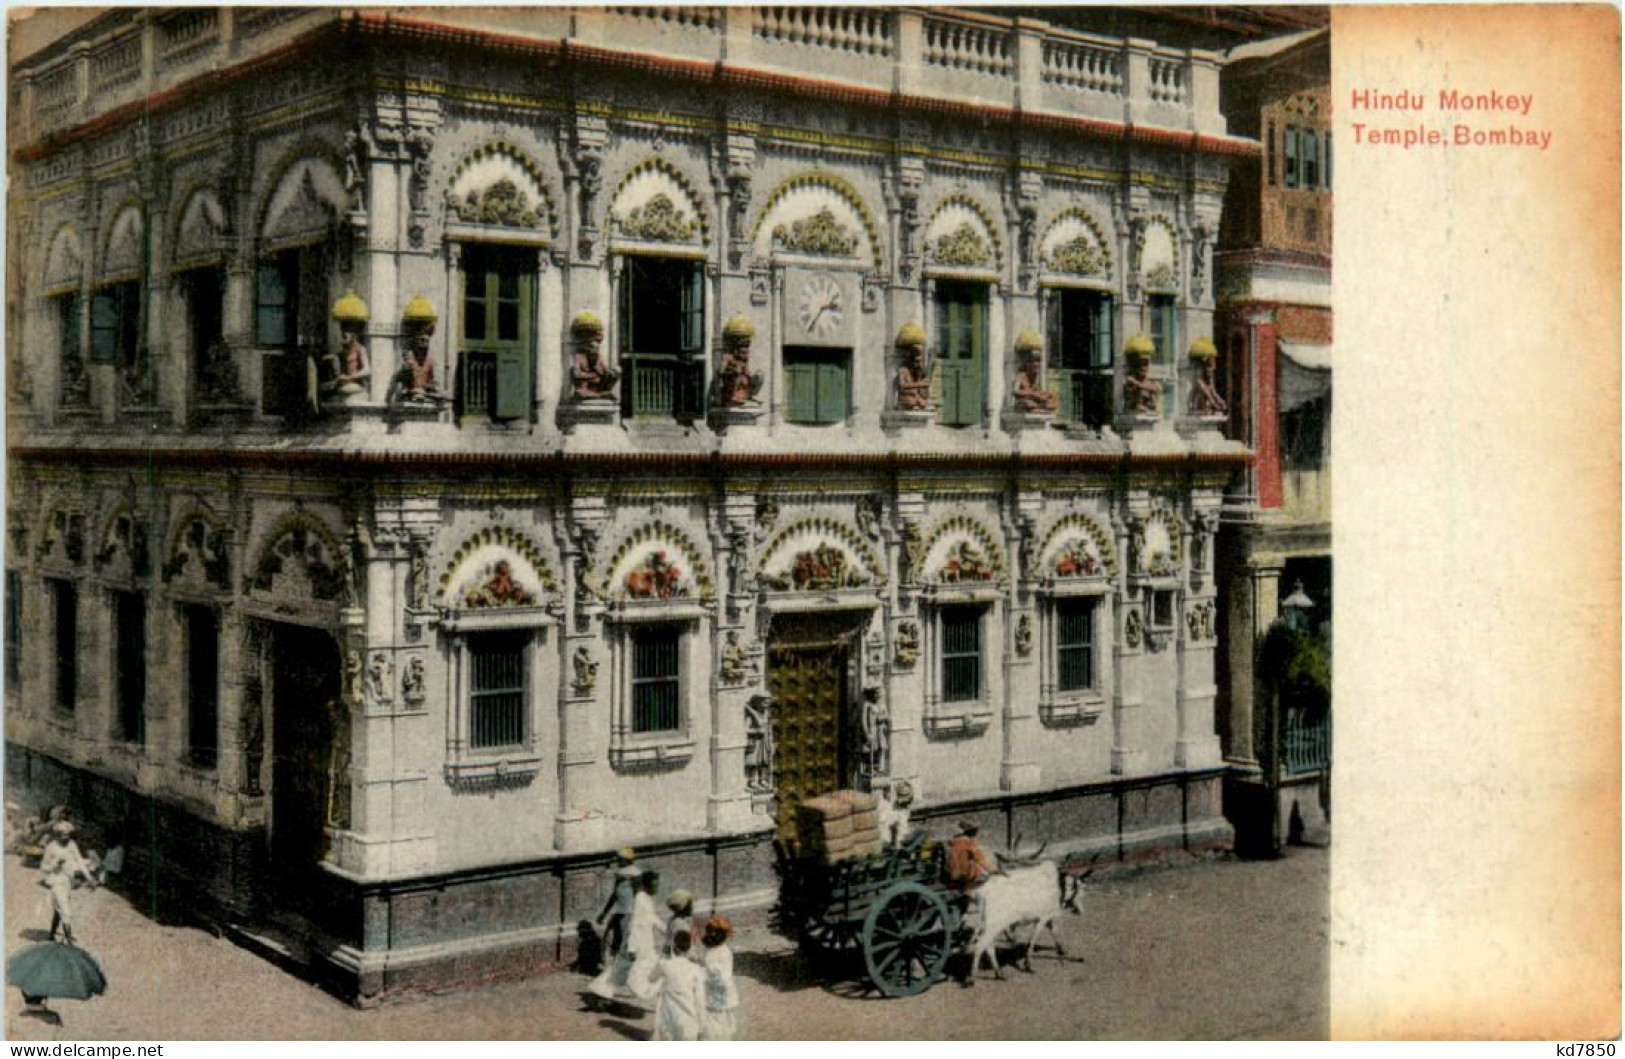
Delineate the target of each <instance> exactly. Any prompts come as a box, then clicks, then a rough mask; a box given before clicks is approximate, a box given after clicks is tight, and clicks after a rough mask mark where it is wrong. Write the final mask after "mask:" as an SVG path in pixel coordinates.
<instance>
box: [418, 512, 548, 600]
mask: <svg viewBox="0 0 1625 1059" xmlns="http://www.w3.org/2000/svg"><path fill="white" fill-rule="evenodd" d="M558 590H559V586H558V580H557V578H555V577H554V575H553V567H552V565H551V564H549V563H548V561H547V557H546V556H545V555H544V554H543V553H542V550H541V548H539V547H537V545H536V542H535V541H533V540H531V539H530V537H528V536H526V535H525V534H524V533H521V532H520V531H519V530H516V529H514V528H513V527H511V526H486V527H485V528H483V529H480V530H477V531H476V532H474V533H472V534H470V535H469V536H468V537H467V538H466V539H465V540H464V541H463V543H462V544H461V545H460V546H458V548H457V550H456V551H455V552H453V553H452V555H451V558H450V559H449V560H448V561H447V563H446V567H445V569H444V570H443V571H442V572H441V574H440V584H439V587H438V597H439V599H440V605H441V606H442V607H444V608H445V609H447V610H480V609H490V608H497V607H535V606H542V605H544V604H546V603H549V602H552V601H553V600H554V599H555V598H556V597H557V595H558Z"/></svg>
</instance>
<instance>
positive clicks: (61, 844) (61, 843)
mask: <svg viewBox="0 0 1625 1059" xmlns="http://www.w3.org/2000/svg"><path fill="white" fill-rule="evenodd" d="M48 834H49V838H48V839H47V841H46V845H45V849H44V850H43V852H41V853H40V863H39V867H40V885H41V886H43V887H45V889H46V891H47V892H48V893H49V894H50V895H51V940H53V941H55V940H56V935H57V930H58V929H59V928H60V930H61V931H62V940H63V941H65V942H67V943H68V944H69V945H72V944H73V891H74V888H75V887H76V886H79V885H81V880H83V885H86V886H95V885H96V876H95V874H94V873H93V872H92V871H91V867H90V865H89V864H88V863H87V862H86V861H85V858H84V856H83V855H82V854H81V853H80V852H79V846H78V845H77V844H76V843H75V842H74V841H73V825H72V824H71V823H69V822H68V821H66V820H58V821H56V822H55V823H53V824H52V825H51V827H50V830H49V832H48Z"/></svg>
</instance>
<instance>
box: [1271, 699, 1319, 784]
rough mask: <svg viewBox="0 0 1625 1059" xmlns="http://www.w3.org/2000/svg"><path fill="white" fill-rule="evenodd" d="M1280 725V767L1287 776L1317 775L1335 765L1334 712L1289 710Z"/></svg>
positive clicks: (1288, 708)
mask: <svg viewBox="0 0 1625 1059" xmlns="http://www.w3.org/2000/svg"><path fill="white" fill-rule="evenodd" d="M1282 712H1283V714H1284V717H1283V718H1282V724H1281V766H1282V768H1283V770H1284V771H1285V772H1286V773H1287V775H1289V776H1290V775H1298V774H1300V773H1304V772H1316V771H1319V770H1320V769H1323V768H1326V767H1327V766H1329V765H1330V764H1331V763H1332V725H1331V711H1330V710H1326V709H1321V708H1318V707H1316V708H1305V707H1302V706H1289V707H1286V708H1285V709H1284V710H1283V711H1282Z"/></svg>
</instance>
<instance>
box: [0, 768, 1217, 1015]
mask: <svg viewBox="0 0 1625 1059" xmlns="http://www.w3.org/2000/svg"><path fill="white" fill-rule="evenodd" d="M6 765H7V776H8V782H9V783H10V784H11V786H12V789H13V790H14V791H15V790H19V789H20V790H23V791H25V792H26V793H27V796H28V797H30V798H33V799H35V800H36V801H37V802H38V803H39V804H41V805H48V804H53V803H56V802H60V803H62V804H66V805H69V806H71V807H73V809H74V810H75V812H76V813H77V814H78V816H79V817H81V818H82V819H83V820H84V821H85V822H86V824H87V825H88V829H89V831H90V836H91V837H90V840H89V841H88V842H87V844H88V845H90V846H91V847H92V848H99V847H98V840H99V836H100V833H101V832H102V831H104V830H105V829H106V828H107V827H108V826H109V825H112V824H114V823H118V824H120V825H121V826H122V827H123V828H124V834H125V840H126V843H127V856H128V860H127V870H126V873H125V879H124V881H123V883H122V888H123V889H125V890H126V891H127V892H129V893H130V895H131V897H132V898H134V899H135V900H136V901H137V902H138V904H139V905H141V907H143V908H146V909H147V910H148V912H149V914H151V915H154V916H155V917H159V916H164V917H175V916H185V917H187V918H196V919H202V920H204V921H206V922H209V923H212V924H214V925H217V926H219V927H221V928H223V929H226V930H227V931H228V932H230V933H231V934H232V936H233V937H235V938H237V939H238V940H239V941H242V942H243V943H245V944H248V945H250V946H251V947H254V948H256V949H257V950H259V951H261V952H263V953H264V954H266V955H268V956H271V957H274V958H277V959H278V960H280V961H282V962H285V963H287V964H289V965H293V966H298V967H301V968H303V969H304V971H305V973H308V974H311V975H313V976H314V977H315V978H317V979H318V980H319V981H321V982H322V983H323V984H324V985H325V986H327V987H328V988H330V989H332V990H333V991H334V992H336V993H338V994H339V995H341V996H343V997H345V998H347V999H349V1000H352V1001H354V1002H356V1003H358V1004H372V1003H377V1002H379V1001H381V1000H384V999H387V998H389V997H391V996H395V995H399V994H403V993H410V992H416V991H420V990H427V989H444V988H446V987H449V986H456V985H475V984H479V983H481V982H486V981H492V980H495V979H500V978H507V977H515V976H521V975H527V974H534V973H537V972H539V971H544V970H549V969H552V968H554V967H558V966H562V965H565V964H568V963H569V962H570V961H571V960H573V959H574V956H575V924H576V923H577V922H578V921H579V920H583V919H588V920H591V919H596V917H597V915H598V913H599V911H600V910H601V908H602V901H603V898H604V895H605V894H606V893H607V891H608V882H607V877H608V873H609V872H610V871H611V870H612V868H613V865H612V863H611V859H610V857H609V855H607V854H596V855H591V856H578V857H558V858H550V859H546V860H534V861H525V862H521V863H515V864H510V865H503V866H500V867H490V868H478V869H470V870H465V871H458V872H449V873H444V874H438V875H433V876H426V877H423V878H417V879H405V880H393V881H389V882H362V881H359V880H354V879H349V878H346V877H343V876H340V875H338V874H337V873H335V872H330V871H323V872H319V873H316V875H315V876H314V877H311V878H308V879H306V880H302V881H301V884H300V886H299V889H298V890H297V891H296V892H290V891H288V890H287V889H286V888H284V889H282V890H280V891H274V890H273V887H272V882H271V879H272V876H271V875H270V873H269V869H270V865H269V864H267V863H266V860H265V853H264V851H265V835H264V832H263V831H257V830H256V831H248V832H241V833H239V832H230V831H227V830H226V829H223V828H219V827H216V826H213V825H210V824H207V823H205V822H203V821H201V820H200V819H198V818H197V817H196V816H195V815H193V814H191V813H189V812H187V811H186V810H185V809H184V808H181V807H178V806H174V805H169V804H166V803H163V802H159V801H156V800H154V799H150V798H145V797H142V796H139V795H136V794H133V793H131V792H129V791H127V790H125V789H124V788H123V787H120V786H119V785H117V784H116V783H113V782H112V781H110V780H107V779H104V778H101V777H98V776H96V775H94V774H91V773H88V772H85V771H83V770H80V769H76V768H73V767H70V766H68V765H65V764H63V763H61V762H59V761H57V760H55V759H54V758H51V757H48V756H46V755H42V754H39V753H36V752H34V751H31V750H28V749H27V748H24V747H20V746H16V745H13V744H10V743H8V744H7V747H6ZM1222 776H1223V771H1222V770H1219V769H1214V770H1207V771H1202V772H1187V773H1175V774H1170V775H1165V776H1157V777H1149V778H1144V779H1134V780H1118V781H1111V782H1106V783H1098V784H1089V785H1085V786H1080V787H1072V788H1066V789H1063V790H1057V791H1046V792H1042V793H1032V794H1022V795H1007V796H1000V797H996V798H988V799H980V800H976V801H970V802H963V803H959V804H955V805H941V806H932V807H930V809H929V810H925V811H922V812H920V813H917V814H916V815H915V817H914V823H915V825H916V827H917V828H918V829H920V830H924V831H926V832H929V833H932V834H936V835H939V836H941V837H944V838H946V837H947V836H949V835H951V834H952V833H953V830H954V828H955V825H956V824H957V823H958V821H959V820H961V819H973V820H975V821H976V822H977V823H978V824H979V825H980V827H981V835H982V839H983V844H984V845H985V846H987V847H989V848H990V849H997V848H1001V847H1012V846H1016V845H1017V844H1018V843H1019V846H1020V848H1022V849H1024V850H1031V849H1033V848H1036V847H1037V846H1038V845H1039V844H1040V843H1045V844H1047V851H1046V853H1047V855H1049V856H1054V857H1060V858H1065V859H1066V860H1067V861H1069V862H1070V863H1073V864H1076V865H1081V864H1086V863H1087V864H1094V865H1096V866H1108V865H1112V864H1117V863H1132V862H1137V861H1143V860H1146V859H1150V858H1154V857H1157V856H1161V855H1164V854H1167V853H1172V852H1178V851H1189V852H1197V851H1201V850H1205V849H1213V848H1229V846H1230V844H1231V841H1232V833H1231V829H1230V825H1229V824H1228V823H1226V821H1225V819H1224V816H1223V814H1222V812H1221V808H1222V807H1221V786H1222ZM773 862H774V855H773V850H772V844H771V833H768V832H764V833H761V834H758V835H748V836H741V837H738V838H721V839H693V840H685V841H677V842H669V843H663V844H655V845H644V846H641V847H640V848H639V863H640V864H641V865H643V866H644V867H645V868H650V869H653V870H656V871H658V872H660V876H661V892H662V893H670V892H671V891H672V890H675V889H678V888H682V889H687V890H689V891H691V892H692V893H693V894H694V895H695V904H696V911H697V912H699V913H700V914H702V915H703V914H706V913H709V912H711V911H712V910H717V911H726V912H727V913H728V914H729V915H730V916H731V917H733V918H734V919H735V921H736V923H740V924H742V925H764V924H766V923H767V922H768V921H769V915H770V911H771V906H772V903H773V900H774V894H775V892H776V889H777V876H776V874H775V871H774V863H773Z"/></svg>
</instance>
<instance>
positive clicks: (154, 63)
mask: <svg viewBox="0 0 1625 1059" xmlns="http://www.w3.org/2000/svg"><path fill="white" fill-rule="evenodd" d="M560 15H567V17H562V18H561V17H558V16H560ZM345 17H348V16H347V15H346V14H345V13H344V12H343V11H342V10H341V9H338V8H325V9H291V10H290V9H267V8H191V9H185V10H182V11H177V12H174V13H169V14H162V15H151V14H145V13H143V12H141V11H140V10H138V9H130V14H129V15H128V17H127V18H114V19H111V20H109V19H105V18H104V19H99V20H97V21H96V22H95V23H93V24H92V26H91V27H90V28H88V29H87V30H86V33H87V34H89V35H90V36H89V39H86V40H84V41H80V42H77V44H78V45H79V46H77V47H74V46H69V47H66V48H53V49H52V50H51V52H50V53H49V54H48V56H46V57H45V58H44V59H43V61H41V62H39V63H38V64H34V63H31V62H29V61H27V60H25V61H24V62H23V63H22V64H21V65H20V68H19V71H18V73H19V76H20V78H21V79H22V80H23V83H24V84H25V85H31V88H32V91H31V93H30V92H25V93H24V94H25V97H26V96H28V95H30V94H31V96H32V99H31V100H26V101H25V112H26V128H25V130H24V131H25V133H26V138H27V139H29V140H32V139H37V138H39V137H41V136H44V135H48V134H50V133H52V132H57V131H60V130H61V129H63V128H65V127H68V126H71V125H73V124H76V123H78V122H81V121H85V120H88V119H91V118H94V117H96V116H98V115H99V114H102V113H105V112H107V111H109V110H111V109H113V108H115V107H117V106H121V105H124V104H126V103H128V102H130V101H131V99H132V98H134V97H135V96H137V95H139V94H140V93H142V92H145V93H156V92H162V91H165V90H167V89H169V88H172V87H174V86H176V85H177V84H179V83H181V82H183V81H185V80H187V79H189V78H191V77H194V76H196V75H197V73H199V72H200V71H201V70H203V69H210V68H223V67H226V66H229V65H232V64H234V63H237V62H240V61H243V60H246V59H251V58H253V57H255V56H256V55H257V54H260V53H263V52H265V51H269V50H271V49H272V48H274V47H278V46H281V45H283V44H285V43H287V42H288V41H289V40H290V39H292V38H293V37H295V36H297V35H298V34H299V33H301V32H303V31H304V30H306V29H309V28H311V27H314V26H317V25H320V24H322V23H324V22H333V21H338V20H341V19H343V18H345ZM412 17H414V18H417V17H418V15H416V14H414V15H413V16H412ZM466 17H467V16H464V15H460V14H459V12H458V10H457V9H455V8H447V9H439V10H435V11H432V12H430V11H425V12H423V13H422V18H423V19H428V20H431V21H444V22H446V23H448V24H451V25H458V26H461V25H462V23H463V22H464V21H466ZM506 22H507V23H508V24H510V25H513V26H514V28H516V29H526V30H528V31H529V32H527V33H526V35H527V36H534V37H536V39H537V40H538V41H544V40H548V39H566V40H570V41H572V42H579V43H582V44H587V45H591V46H592V47H595V48H602V49H608V50H614V51H625V52H635V53H648V54H653V55H660V56H670V57H673V58H679V59H697V60H702V61H709V62H718V63H722V64H725V65H726V66H728V67H732V68H737V69H745V70H761V71H766V72H772V73H778V74H783V75H788V76H791V77H805V78H812V79H817V80H819V81H823V82H826V83H831V82H833V83H840V84H848V85H851V86H853V87H859V88H869V89H874V90H878V91H887V92H889V91H897V92H899V93H901V94H903V95H905V96H914V97H923V98H933V99H947V100H954V101H961V102H967V103H972V104H978V105H984V106H992V107H1002V108H1014V107H1020V108H1021V109H1023V110H1025V111H1030V112H1038V113H1047V114H1055V115H1063V116H1077V117H1085V118H1090V119H1094V120H1100V121H1115V122H1129V123H1133V124H1135V125H1139V126H1146V125H1149V126H1156V127H1161V128H1167V129H1175V130H1179V131H1194V132H1199V133H1203V134H1207V135H1222V134H1223V133H1224V131H1225V127H1224V119H1223V117H1222V116H1221V115H1220V113H1219V65H1218V59H1219V57H1218V56H1217V55H1216V54H1214V53H1210V52H1203V51H1198V50H1180V49H1172V48H1161V47H1158V46H1157V45H1156V44H1155V43H1154V42H1151V41H1145V40H1137V39H1128V40H1124V39H1120V38H1112V37H1102V36H1096V35H1093V34H1087V33H1079V32H1075V31H1072V30H1066V29H1061V28H1059V27H1055V26H1051V25H1049V24H1048V23H1045V22H1042V21H1038V20H1035V19H1030V18H1025V17H1002V16H994V15H985V14H979V13H975V12H970V11H963V10H957V9H941V8H932V9H927V8H895V9H868V8H855V7H800V6H786V7H754V8H747V7H657V6H647V7H606V8H578V9H573V10H571V9H553V10H552V12H551V13H547V12H541V11H538V12H536V13H535V14H534V17H532V18H529V19H528V20H527V19H523V18H508V19H507V20H506Z"/></svg>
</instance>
